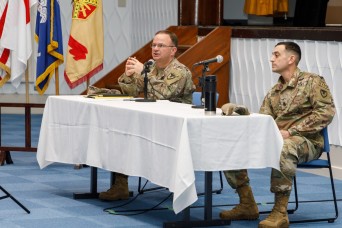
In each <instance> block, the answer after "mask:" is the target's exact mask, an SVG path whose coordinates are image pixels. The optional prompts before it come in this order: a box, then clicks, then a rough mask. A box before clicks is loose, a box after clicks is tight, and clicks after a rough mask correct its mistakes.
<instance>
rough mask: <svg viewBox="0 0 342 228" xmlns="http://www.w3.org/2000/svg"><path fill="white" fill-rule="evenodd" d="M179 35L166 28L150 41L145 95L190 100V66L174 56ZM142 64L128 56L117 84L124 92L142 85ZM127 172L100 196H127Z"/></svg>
mask: <svg viewBox="0 0 342 228" xmlns="http://www.w3.org/2000/svg"><path fill="white" fill-rule="evenodd" d="M177 46H178V38H177V36H176V35H175V34H174V33H172V32H170V31H167V30H162V31H159V32H157V33H156V34H155V36H154V38H153V42H152V44H151V48H152V57H153V60H154V61H155V62H154V63H153V64H152V66H151V68H150V72H149V73H148V75H147V77H148V81H149V83H148V87H147V96H148V98H152V99H168V100H172V101H176V102H182V103H189V104H190V103H191V99H192V98H191V97H192V92H193V91H194V90H195V88H196V87H195V85H194V83H193V81H192V75H191V72H190V70H189V69H188V68H187V67H186V66H184V65H183V64H181V63H180V62H179V61H178V60H177V59H176V58H175V54H176V52H177ZM143 68H144V64H143V63H141V62H139V60H137V59H136V58H135V57H129V58H128V60H127V62H126V69H125V73H124V74H123V75H121V76H120V77H119V80H118V81H119V85H120V87H121V90H122V92H123V93H124V94H128V95H132V96H134V97H136V96H138V95H139V94H140V93H141V92H142V91H143V89H144V75H141V72H142V71H143ZM128 197H129V191H128V176H126V175H124V174H120V173H116V175H115V183H114V184H113V185H112V186H111V188H110V189H108V190H107V191H106V192H101V193H100V195H99V198H100V199H102V200H123V199H128Z"/></svg>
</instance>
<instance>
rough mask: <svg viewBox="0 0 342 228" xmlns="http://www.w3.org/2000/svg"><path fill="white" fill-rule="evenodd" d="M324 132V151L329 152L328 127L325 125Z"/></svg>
mask: <svg viewBox="0 0 342 228" xmlns="http://www.w3.org/2000/svg"><path fill="white" fill-rule="evenodd" d="M322 134H323V138H324V146H323V152H326V153H329V152H330V144H329V135H328V127H325V128H323V129H322Z"/></svg>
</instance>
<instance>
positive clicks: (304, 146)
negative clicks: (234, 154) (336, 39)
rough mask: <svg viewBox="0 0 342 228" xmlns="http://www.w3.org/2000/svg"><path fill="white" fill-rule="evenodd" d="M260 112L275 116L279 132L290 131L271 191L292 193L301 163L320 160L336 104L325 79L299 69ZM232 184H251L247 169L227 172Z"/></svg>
mask: <svg viewBox="0 0 342 228" xmlns="http://www.w3.org/2000/svg"><path fill="white" fill-rule="evenodd" d="M260 113H263V114H267V115H271V116H272V117H273V118H274V120H275V122H276V123H277V126H278V128H279V130H288V132H289V133H290V137H289V138H287V139H285V140H284V145H283V148H282V151H281V157H280V171H278V170H276V169H272V174H271V192H273V193H283V194H286V195H287V194H290V192H291V188H292V179H293V177H294V175H295V173H296V168H297V164H298V163H302V162H307V161H310V160H313V159H317V158H319V157H320V155H321V153H322V152H321V151H322V148H323V143H324V141H323V136H322V134H321V133H320V132H321V130H322V129H323V128H324V127H326V126H327V125H328V124H329V123H330V122H331V121H332V119H333V117H334V114H335V105H334V102H333V99H332V96H331V93H330V91H329V88H328V86H327V84H326V83H325V80H324V78H323V77H320V76H318V75H315V74H312V73H307V72H302V71H300V70H299V69H298V68H297V70H296V72H295V73H294V75H293V77H292V78H291V80H290V81H289V82H288V83H286V82H285V81H284V80H283V78H282V77H280V78H279V80H278V83H277V84H275V85H274V86H273V88H272V89H271V90H270V91H269V92H268V93H267V95H266V97H265V99H264V101H263V104H262V106H261V108H260ZM225 176H226V178H227V181H228V183H229V184H230V185H231V186H232V187H233V188H235V189H236V188H237V187H240V186H244V185H249V178H248V174H247V170H236V171H226V172H225Z"/></svg>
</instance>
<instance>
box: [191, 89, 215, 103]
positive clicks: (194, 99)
mask: <svg viewBox="0 0 342 228" xmlns="http://www.w3.org/2000/svg"><path fill="white" fill-rule="evenodd" d="M201 95H202V92H193V93H192V104H193V105H196V106H199V105H202V101H201ZM218 99H219V93H216V104H217V101H218Z"/></svg>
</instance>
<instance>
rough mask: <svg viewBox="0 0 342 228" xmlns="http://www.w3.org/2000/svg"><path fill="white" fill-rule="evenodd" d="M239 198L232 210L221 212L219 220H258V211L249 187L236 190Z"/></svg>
mask: <svg viewBox="0 0 342 228" xmlns="http://www.w3.org/2000/svg"><path fill="white" fill-rule="evenodd" d="M236 191H237V192H238V194H239V197H240V203H239V204H238V205H236V207H234V208H233V209H232V210H228V211H222V212H221V213H220V218H221V219H229V220H255V219H258V218H259V210H258V206H257V205H256V202H255V200H254V196H253V192H252V189H251V187H250V186H242V187H239V188H237V189H236Z"/></svg>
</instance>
